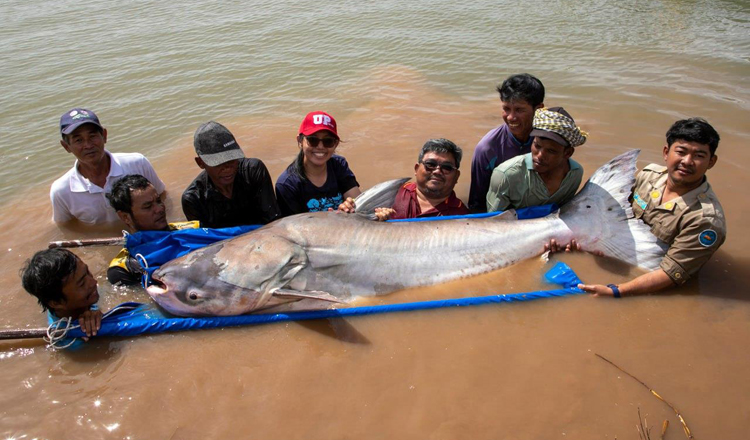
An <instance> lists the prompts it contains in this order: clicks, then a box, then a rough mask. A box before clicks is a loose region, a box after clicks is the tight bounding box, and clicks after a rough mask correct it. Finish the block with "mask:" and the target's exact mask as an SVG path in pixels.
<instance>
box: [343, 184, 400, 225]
mask: <svg viewBox="0 0 750 440" xmlns="http://www.w3.org/2000/svg"><path fill="white" fill-rule="evenodd" d="M409 180H411V178H410V177H406V178H403V179H395V180H389V181H387V182H381V183H378V184H377V185H375V186H373V187H372V188H370V189H368V190H367V191H365V192H363V193H362V194H360V195H359V196H357V198H356V199H354V203H355V205H356V209H355V212H356V213H357V214H360V213H361V214H365V215H367V216H368V218H369V219H370V220H377V217H376V216H375V215H374V214H373V213H374V212H375V208H382V207H390V206H393V202H394V201H395V200H396V194H397V193H398V190H399V189H400V188H401V186H402V185H403V184H404V183H406V182H408V181H409ZM368 214H372V215H368Z"/></svg>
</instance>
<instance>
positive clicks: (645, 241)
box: [560, 150, 668, 270]
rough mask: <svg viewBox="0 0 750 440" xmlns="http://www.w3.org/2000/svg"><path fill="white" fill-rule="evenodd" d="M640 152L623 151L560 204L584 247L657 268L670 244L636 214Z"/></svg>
mask: <svg viewBox="0 0 750 440" xmlns="http://www.w3.org/2000/svg"><path fill="white" fill-rule="evenodd" d="M638 153H640V150H631V151H628V152H627V153H623V154H621V155H619V156H617V157H615V158H614V159H612V160H611V161H609V162H608V163H606V164H604V165H603V166H601V167H600V168H599V169H598V170H596V172H595V173H594V174H593V175H592V176H591V178H590V179H589V181H588V182H586V185H584V187H583V189H582V190H581V191H580V192H579V193H578V194H576V196H575V197H574V198H573V200H571V201H570V202H568V203H566V204H565V205H563V206H562V207H561V208H560V219H561V220H562V221H563V222H565V224H566V226H567V227H568V228H569V229H570V230H571V231H572V232H573V237H574V238H575V239H576V241H578V242H579V244H580V245H581V247H582V248H583V249H584V250H586V251H588V252H594V253H597V252H600V253H602V254H604V255H606V256H608V257H613V258H616V259H619V260H622V261H625V262H626V263H629V264H632V265H634V266H638V267H641V268H643V269H646V270H655V269H657V268H658V267H659V263H660V262H661V259H662V258H663V257H664V254H665V253H666V250H667V248H668V246H667V245H666V244H665V243H664V242H662V241H661V240H659V239H658V238H656V237H655V236H654V235H653V234H652V233H651V228H650V227H649V226H648V225H646V224H645V223H644V222H643V221H641V220H638V219H636V218H635V217H634V214H633V209H632V207H631V205H630V201H629V197H630V193H631V191H632V188H633V186H634V185H635V173H636V159H637V158H638Z"/></svg>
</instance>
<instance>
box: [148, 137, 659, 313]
mask: <svg viewBox="0 0 750 440" xmlns="http://www.w3.org/2000/svg"><path fill="white" fill-rule="evenodd" d="M638 153H639V150H633V151H630V152H627V153H625V154H622V155H620V156H618V157H616V158H614V159H613V160H611V161H610V162H609V163H607V164H605V165H604V166H602V167H601V168H599V169H598V170H597V171H596V172H595V173H594V175H593V176H592V177H591V179H589V181H588V182H587V183H586V185H585V186H584V188H583V189H582V190H581V191H580V192H579V193H578V194H577V195H576V196H575V198H574V199H573V200H572V201H570V202H568V203H567V204H565V205H564V206H563V207H562V208H561V209H560V210H559V211H558V212H556V213H553V214H550V215H548V216H546V217H544V218H538V219H530V220H518V219H517V218H516V215H515V212H514V211H512V210H511V211H506V212H505V213H503V214H502V215H498V216H495V217H489V218H462V219H455V220H442V221H426V222H377V221H373V220H372V219H371V217H372V216H371V215H370V216H367V215H361V214H344V213H340V212H317V213H306V214H298V215H293V216H290V217H286V218H283V219H280V220H277V221H275V222H273V223H271V224H268V225H266V226H264V227H262V228H260V229H257V230H255V231H252V232H249V233H247V234H244V235H241V236H239V237H236V238H233V239H231V240H226V241H223V242H219V243H216V244H213V245H211V246H208V247H205V248H203V249H199V250H197V251H194V252H192V253H190V254H188V255H185V256H183V257H181V258H178V259H176V260H173V261H170V262H169V263H167V264H165V265H164V266H162V267H161V268H160V269H158V270H157V271H156V272H155V273H154V275H153V281H154V285H152V286H150V287H149V288H148V292H149V294H150V295H151V296H152V298H153V299H154V300H155V301H156V302H157V303H158V304H159V305H161V306H162V307H163V308H165V309H166V310H168V311H169V312H171V313H173V314H175V315H181V316H191V315H238V314H243V313H248V312H253V311H257V310H263V309H269V308H272V307H273V308H274V311H278V310H285V311H288V310H302V309H315V308H321V307H328V306H331V302H336V301H338V302H346V301H347V300H350V299H351V298H353V297H357V296H361V295H382V294H386V293H389V292H393V291H395V290H399V289H404V288H408V287H414V286H424V285H431V284H437V283H442V282H445V281H448V280H453V279H457V278H464V277H470V276H473V275H478V274H482V273H485V272H490V271H493V270H496V269H500V268H502V267H505V266H509V265H511V264H514V263H516V262H519V261H521V260H524V259H527V258H531V257H534V256H537V255H539V254H541V253H542V250H543V245H544V244H545V243H547V242H549V241H550V240H551V239H555V240H557V241H558V242H560V243H567V242H569V241H570V240H571V239H572V238H575V239H576V240H577V241H578V242H579V243H580V245H581V247H582V248H583V249H585V250H587V251H589V252H597V253H601V254H603V255H605V256H608V257H612V258H616V259H619V260H622V261H624V262H626V263H629V264H632V265H635V266H639V267H641V268H644V269H648V270H653V269H656V268H657V267H658V265H659V261H660V260H661V258H662V256H663V255H664V252H665V250H666V246H665V245H664V244H663V243H662V242H660V241H658V239H657V238H656V237H654V236H653V235H652V234H651V232H650V228H649V227H648V226H646V225H645V224H644V223H642V222H641V221H639V220H636V219H634V218H633V213H632V210H631V207H630V204H629V202H628V197H629V195H630V191H631V188H632V186H633V183H634V178H635V177H634V176H635V172H636V158H637V156H638ZM399 185H400V183H399V181H395V182H392V183H390V184H389V183H386V184H385V186H383V184H381V186H379V187H374V188H373V189H371V190H369V191H366V192H365V193H364V194H362V196H361V197H362V198H361V199H358V200H357V211H358V212H362V211H364V212H368V211H370V212H371V211H372V208H374V207H376V206H390V205H389V204H385V205H384V204H383V203H387V202H384V201H383V197H385V198H388V197H390V200H391V201H392V197H393V196H394V195H395V190H396V189H397V188H398V186H399ZM383 188H385V189H383ZM279 306H281V307H279Z"/></svg>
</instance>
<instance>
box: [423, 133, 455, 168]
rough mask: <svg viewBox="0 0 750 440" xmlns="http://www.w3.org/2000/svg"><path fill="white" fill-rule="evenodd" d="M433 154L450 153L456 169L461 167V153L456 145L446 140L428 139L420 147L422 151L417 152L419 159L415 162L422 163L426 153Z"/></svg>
mask: <svg viewBox="0 0 750 440" xmlns="http://www.w3.org/2000/svg"><path fill="white" fill-rule="evenodd" d="M430 151H432V152H435V153H450V154H451V155H453V159H455V161H456V168H458V167H460V166H461V157H463V151H461V148H459V146H458V145H456V144H454V143H453V142H451V141H449V140H448V139H442V138H440V139H430V140H429V141H427V142H425V143H424V145H422V149H421V150H420V151H419V158H418V159H417V161H418V162H419V163H422V158H424V155H425V154H426V153H428V152H430Z"/></svg>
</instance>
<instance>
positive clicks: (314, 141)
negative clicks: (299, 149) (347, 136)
mask: <svg viewBox="0 0 750 440" xmlns="http://www.w3.org/2000/svg"><path fill="white" fill-rule="evenodd" d="M305 139H307V143H308V144H310V146H311V147H313V148H315V147H317V146H318V144H319V143H321V142H323V146H324V147H326V148H333V147H335V146H336V145H337V144H338V143H339V140H338V139H336V138H334V137H326V138H322V139H321V138H319V137H315V136H305Z"/></svg>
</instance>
